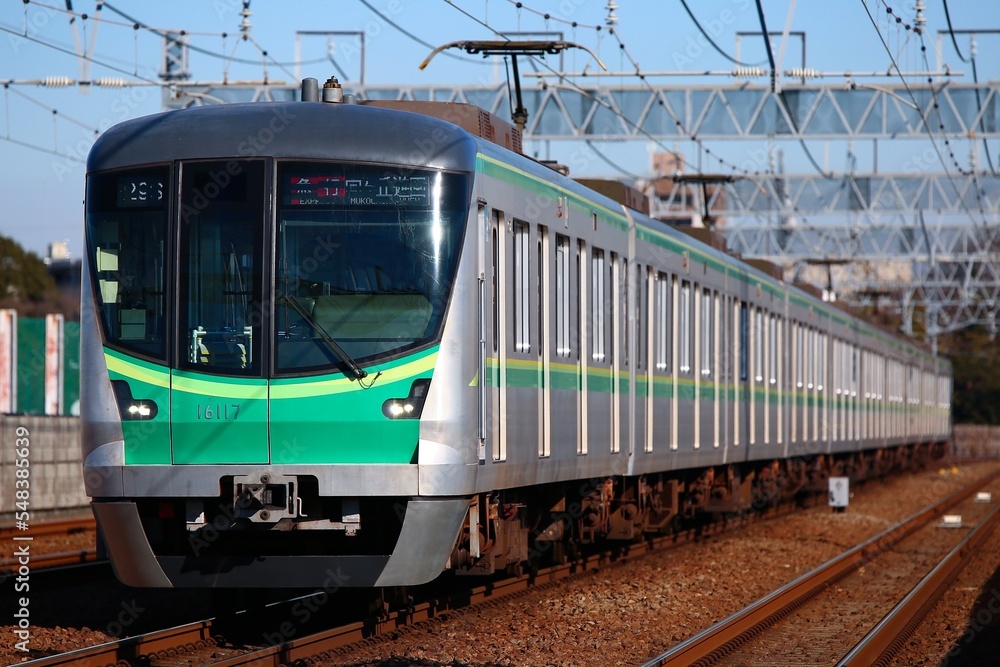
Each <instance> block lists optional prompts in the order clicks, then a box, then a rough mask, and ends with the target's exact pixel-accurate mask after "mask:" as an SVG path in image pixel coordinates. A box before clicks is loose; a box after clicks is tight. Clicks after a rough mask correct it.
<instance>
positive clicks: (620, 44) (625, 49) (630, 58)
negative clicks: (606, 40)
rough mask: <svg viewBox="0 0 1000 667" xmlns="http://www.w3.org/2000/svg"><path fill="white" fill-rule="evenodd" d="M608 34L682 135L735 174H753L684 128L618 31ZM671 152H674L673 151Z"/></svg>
mask: <svg viewBox="0 0 1000 667" xmlns="http://www.w3.org/2000/svg"><path fill="white" fill-rule="evenodd" d="M608 34H610V35H611V36H613V37H614V38H615V41H617V42H618V48H619V50H620V51H621V52H622V53H624V54H625V57H626V58H627V59H628V61H629V63H630V64H631V65H632V67H634V68H635V71H636V76H638V77H639V81H641V82H642V85H643V86H645V87H646V88H647V89H648V90H649V91H650V92H651V93H652V94H653V95H654V96H655V97H656V101H657V103H658V104H659V105H660V106H661V107H663V109H664V110H665V111H666V112H667V115H668V116H670V118H671V119H672V120H673V121H674V124H675V126H676V127H677V129H678V130H680V131H681V133H682V134H685V135H687V137H688V138H689V139H690V140H691V141H693V142H694V143H695V144H696V145H697V146H698V148H700V149H701V150H702V151H704V153H705V154H706V155H709V156H711V157H712V158H714V159H716V160H718V162H719V164H720V165H723V166H726V167H728V168H730V169H731V170H732V171H734V172H735V171H739V172H741V173H742V174H743V175H745V176H749V175H751V172H750V171H749V170H747V169H744V168H742V167H739V166H737V165H735V164H733V163H732V162H729V161H728V160H726V159H725V158H723V157H722V156H721V155H719V154H717V153H715V152H714V151H712V149H710V148H709V147H708V146H706V145H705V144H704V142H703V141H702V140H700V139H698V137H697V136H696V135H695V134H694V133H693V132H691V131H689V130H688V129H687V128H686V127H684V123H683V122H682V121H681V119H680V118H678V117H677V114H675V113H674V110H673V109H672V108H670V106H669V105H668V104H665V103H664V101H663V99H662V98H660V97H659V95H658V94H657V92H656V89H655V88H653V86H652V85H651V84H650V83H649V81H648V80H647V79H646V75H644V74H643V73H642V68H641V67H639V62H638V61H637V60H636V59H635V58H634V57H633V56H632V52H631V51H630V50H629V49H628V47H627V46H626V45H625V42H624V41H623V40H622V38H621V35H620V34H619V33H618V31H617V30H615V29H614V28H609V29H608ZM595 99H596V98H595ZM615 111H616V113H618V115H619V116H621V117H622V118H623V119H625V120H626V122H628V123H629V124H630V125H631V126H633V127H635V128H636V129H637V130H638V131H639V132H641V133H642V134H644V135H646V136H647V137H649V138H650V139H652V140H653V141H655V142H656V143H657V144H658V145H659V146H661V147H664V148H666V146H664V144H663V142H661V141H660V140H658V139H655V138H654V137H653V136H652V135H651V134H649V133H648V132H646V131H645V130H643V129H642V128H640V127H638V126H637V125H635V123H633V122H632V121H631V120H630V119H628V118H627V117H626V116H625V115H624V114H622V113H620V112H618V111H617V110H615ZM667 150H670V149H669V148H667ZM671 152H673V151H671ZM682 159H683V161H684V162H685V163H686V164H688V165H689V166H691V167H692V168H693V169H695V171H701V170H700V169H698V168H697V167H696V166H695V165H692V164H691V163H690V162H689V161H688V160H687V159H686V158H682Z"/></svg>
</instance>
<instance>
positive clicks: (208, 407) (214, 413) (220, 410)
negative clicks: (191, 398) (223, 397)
mask: <svg viewBox="0 0 1000 667" xmlns="http://www.w3.org/2000/svg"><path fill="white" fill-rule="evenodd" d="M239 416H240V404H239V403H206V404H205V405H202V404H201V403H199V404H198V419H236V418H237V417H239Z"/></svg>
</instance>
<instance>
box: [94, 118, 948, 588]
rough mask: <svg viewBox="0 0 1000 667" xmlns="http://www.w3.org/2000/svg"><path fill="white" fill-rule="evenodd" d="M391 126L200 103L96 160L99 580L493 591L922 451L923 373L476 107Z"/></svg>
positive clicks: (837, 314) (943, 379)
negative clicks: (475, 577)
mask: <svg viewBox="0 0 1000 667" xmlns="http://www.w3.org/2000/svg"><path fill="white" fill-rule="evenodd" d="M414 108H417V109H418V110H419V111H420V112H421V113H415V112H410V111H403V110H399V109H388V108H378V107H377V106H376V105H354V104H331V103H323V102H291V103H261V104H248V105H220V106H214V107H204V108H196V109H189V110H183V111H175V112H168V113H163V114H157V115H154V116H149V117H145V118H140V119H136V120H132V121H127V122H125V123H122V124H120V125H118V126H116V127H114V128H112V129H111V130H109V131H108V132H107V133H105V134H104V135H103V136H102V137H101V138H100V139H99V140H98V142H97V143H96V144H95V146H94V148H93V150H92V152H91V155H90V158H89V161H88V176H87V198H86V244H87V250H86V261H85V262H84V288H83V314H82V319H83V322H82V324H83V340H82V350H83V352H82V359H81V362H82V363H81V366H82V368H81V381H82V386H83V391H82V400H81V411H82V416H83V424H84V429H83V450H84V451H83V454H84V467H85V481H86V484H87V492H88V495H89V496H90V497H91V498H92V500H93V508H94V513H95V515H96V517H97V519H98V522H99V525H100V527H101V531H102V535H103V539H104V541H105V542H106V545H107V548H108V552H109V554H110V556H111V559H112V563H113V565H114V567H115V571H116V573H117V575H118V576H119V578H120V579H122V580H123V581H124V582H125V583H128V584H131V585H135V586H178V587H278V586H280V587H299V586H301V587H316V586H336V587H370V586H398V585H410V584H418V583H422V582H426V581H428V580H430V579H433V578H434V577H436V576H437V575H438V574H440V573H441V572H442V571H443V570H444V569H449V568H450V569H453V570H455V571H456V572H459V573H470V574H473V573H475V574H484V573H491V572H494V571H496V570H497V569H502V568H517V567H519V566H520V565H521V564H522V563H524V562H527V561H529V560H532V559H534V560H538V559H556V560H559V559H564V558H566V557H568V556H569V555H570V554H571V553H572V550H573V549H575V548H577V547H578V546H579V545H580V544H582V543H586V542H590V541H595V540H601V539H621V540H632V539H638V538H640V537H641V536H642V535H644V534H646V533H648V532H652V531H664V530H670V529H671V528H672V527H674V526H675V525H677V524H678V523H679V522H683V521H685V520H691V519H693V518H696V517H698V516H704V515H707V514H710V513H713V512H729V511H735V512H739V511H745V510H747V509H751V508H753V507H754V506H758V507H759V506H762V505H766V504H769V503H771V502H774V501H775V500H777V499H778V498H780V497H786V496H788V495H789V494H794V493H797V492H799V491H801V490H805V489H809V488H817V487H818V486H820V485H822V483H823V482H824V480H825V477H826V476H827V475H829V474H832V473H837V474H849V475H852V476H855V477H860V476H866V475H870V474H877V473H880V472H883V471H885V470H888V469H890V468H892V467H895V466H899V465H905V464H907V463H909V462H911V459H921V458H924V457H926V456H929V455H930V453H931V450H932V446H933V445H936V446H938V447H940V445H941V443H944V442H945V441H946V440H947V438H948V437H949V432H950V420H949V407H950V406H949V400H950V399H949V397H950V366H949V365H948V363H947V362H946V361H944V360H942V359H938V358H935V357H933V356H931V355H930V354H928V353H927V352H925V351H923V350H922V349H920V348H918V347H916V346H914V345H912V344H910V343H909V342H906V341H902V340H900V339H897V338H895V337H893V336H890V335H888V334H886V333H884V332H881V331H879V330H877V329H875V328H873V327H871V326H869V325H867V324H865V323H863V322H861V321H859V320H857V319H856V318H854V317H852V316H851V315H849V314H847V313H845V312H843V311H841V310H839V309H836V308H833V307H831V306H830V305H829V304H825V303H823V302H822V301H820V300H818V299H816V298H815V297H814V296H812V295H810V294H809V293H807V292H806V291H802V290H800V289H798V288H795V287H792V286H789V285H786V284H784V283H783V282H782V281H780V280H778V279H776V278H775V277H773V276H772V275H769V274H768V273H766V272H764V271H761V270H758V269H755V268H753V267H751V266H749V265H747V264H745V263H742V262H740V261H738V260H736V259H734V258H732V257H729V256H727V255H725V254H724V253H721V252H719V251H717V250H714V249H713V248H711V247H710V246H707V245H705V244H702V243H700V242H698V241H696V240H694V239H693V238H691V237H690V236H688V235H686V234H683V233H681V232H679V231H677V230H675V229H671V228H669V227H667V226H666V225H664V224H663V223H661V222H657V221H655V220H652V219H650V218H648V217H647V216H646V215H644V214H643V213H641V212H640V211H638V210H633V209H630V208H628V207H626V206H623V205H622V204H621V203H619V202H618V201H615V200H613V199H610V198H608V197H605V196H603V195H600V194H598V193H596V192H594V191H593V190H591V189H588V188H587V187H584V186H583V185H581V184H580V183H577V182H574V181H572V180H571V179H569V178H567V177H565V176H563V175H561V174H559V173H557V172H556V171H553V170H552V169H549V168H548V167H546V166H543V165H541V164H539V163H537V162H535V161H533V160H530V159H528V158H526V157H524V156H522V155H520V154H518V153H517V152H516V151H512V150H508V147H515V148H516V144H517V143H518V137H517V136H516V131H514V130H513V129H512V128H510V127H508V126H506V125H505V124H504V123H502V122H499V121H497V120H496V119H493V118H490V117H489V116H488V115H487V114H485V113H484V112H480V111H479V110H476V109H473V108H471V107H466V106H463V105H442V106H435V105H427V104H424V105H420V106H419V107H414ZM428 114H433V115H438V116H442V117H443V118H444V119H442V118H435V117H432V115H428ZM449 121H455V122H454V123H453V122H449ZM456 123H457V124H456ZM463 128H465V129H463ZM469 129H471V130H472V132H470V131H469ZM480 135H483V136H480ZM484 136H485V137H486V138H484ZM499 144H505V145H506V146H507V147H504V146H501V145H499Z"/></svg>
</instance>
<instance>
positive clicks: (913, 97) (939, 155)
mask: <svg viewBox="0 0 1000 667" xmlns="http://www.w3.org/2000/svg"><path fill="white" fill-rule="evenodd" d="M876 2H879V3H881V4H885V3H884V2H883V0H876ZM861 5H862V6H863V7H864V8H865V13H866V14H867V15H868V19H869V20H870V21H871V24H872V26H873V27H874V28H875V32H876V34H878V37H879V40H880V41H881V42H882V46H883V47H884V48H885V51H886V53H887V54H888V56H889V60H890V62H892V66H893V67H894V68H895V70H896V75H897V77H898V78H899V80H900V83H902V84H903V89H904V90H906V94H907V95H908V96H909V97H910V100H911V101H912V102H913V107H914V108H916V109H918V113H917V115H918V116H919V117H920V123H921V125H922V126H923V127H924V130H925V131H926V133H927V136H928V138H929V139H930V142H931V147H932V148H933V149H934V153H935V155H937V158H938V161H939V162H940V163H941V166H942V168H943V169H944V171H945V175H946V176H947V178H948V182H949V183H950V184H951V187H952V189H953V190H954V191H955V195H956V197H957V198H958V201H959V202H960V204H961V206H962V208H964V209H965V211H966V213H968V215H969V217H970V219H972V220H975V217H974V216H973V214H972V211H971V209H969V207H968V205H967V204H966V203H965V199H964V198H963V197H962V193H961V189H960V188H959V187H958V184H957V183H956V182H955V179H954V177H953V176H952V174H951V172H950V171H949V170H948V165H947V163H946V161H945V158H944V154H943V153H942V152H941V149H940V147H939V146H938V143H937V141H936V140H935V137H934V132H933V130H931V127H930V124H929V123H928V122H927V117H926V115H925V114H923V113H920V112H919V109H920V104H919V103H918V102H917V97H916V95H914V93H913V89H912V88H910V84H909V83H908V82H907V81H906V77H904V76H903V74H902V71H901V70H900V69H899V66H898V65H897V64H896V59H895V57H894V56H893V55H892V51H891V50H890V49H889V45H888V44H887V43H886V41H885V37H884V36H883V35H882V31H881V30H880V29H879V27H878V23H877V22H876V21H875V17H874V16H873V15H872V12H871V8H869V7H868V3H867V1H866V0H861ZM885 7H886V11H887V13H889V14H892V13H893V10H892V8H891V7H889V6H888V5H887V4H885ZM897 19H898V22H900V23H902V18H901V17H898V16H897ZM906 28H907V29H910V27H909V26H908V25H907V26H906ZM924 49H926V46H924ZM925 53H926V51H925ZM931 81H932V82H933V80H931ZM930 90H931V94H932V96H934V101H935V104H936V103H937V97H936V95H937V93H936V92H935V90H934V87H933V85H932V86H931V87H930ZM945 141H947V138H945ZM951 155H952V159H953V160H955V158H954V152H952V154H951ZM983 224H984V226H986V223H985V220H984V221H983Z"/></svg>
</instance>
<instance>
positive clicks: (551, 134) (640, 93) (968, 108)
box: [163, 80, 1000, 141]
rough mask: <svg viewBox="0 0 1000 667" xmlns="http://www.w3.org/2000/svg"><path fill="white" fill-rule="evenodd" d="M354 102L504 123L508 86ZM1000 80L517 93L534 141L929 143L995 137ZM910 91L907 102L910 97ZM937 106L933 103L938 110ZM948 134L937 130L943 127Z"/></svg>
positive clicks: (248, 98)
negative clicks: (397, 103)
mask: <svg viewBox="0 0 1000 667" xmlns="http://www.w3.org/2000/svg"><path fill="white" fill-rule="evenodd" d="M344 88H345V92H347V93H350V94H353V95H355V96H356V97H357V98H359V99H371V100H420V101H438V102H467V103H469V104H474V105H476V106H478V107H481V108H483V109H486V110H487V111H491V112H493V113H496V114H497V115H500V116H503V117H506V116H508V115H509V100H510V98H509V96H508V95H509V92H508V90H507V85H506V84H501V85H495V86H467V85H440V84H427V85H421V86H412V85H411V86H402V85H375V84H371V83H369V84H366V85H364V86H359V85H357V84H349V83H348V84H345V85H344ZM297 90H298V84H297V83H285V82H274V83H270V84H262V83H228V84H226V83H221V82H219V83H195V82H191V83H186V82H177V83H175V85H173V86H170V87H167V88H165V89H164V99H163V103H164V106H165V107H166V108H169V109H175V108H182V107H187V106H191V105H194V104H202V103H205V102H206V101H208V102H213V101H216V100H219V101H225V102H252V101H257V100H288V99H294V96H295V94H296V93H297ZM998 90H1000V82H997V81H991V82H988V83H983V84H979V85H976V84H969V83H955V82H950V81H947V80H945V81H943V82H941V83H935V84H933V85H931V84H922V85H921V84H910V85H909V87H908V89H907V88H906V87H904V86H902V85H901V84H878V85H875V84H865V83H856V82H849V83H844V84H839V85H837V84H815V85H807V86H795V87H793V86H789V85H788V84H786V87H785V88H784V89H783V90H782V91H781V92H780V93H772V92H771V91H770V89H769V88H768V87H767V86H761V85H757V84H750V83H737V84H730V85H715V86H677V85H669V86H668V85H656V84H650V85H649V86H605V85H595V84H591V83H589V82H584V83H572V84H571V83H549V84H543V85H542V86H539V87H535V88H527V87H526V88H522V94H523V96H524V104H525V106H526V107H527V108H528V109H529V111H530V116H529V119H528V124H527V127H526V135H527V137H528V138H531V139H538V140H553V141H559V140H581V139H590V140H595V141H621V140H627V139H636V140H643V141H648V140H650V139H659V140H673V139H686V138H688V137H690V136H696V137H698V138H699V139H705V140H708V139H711V140H721V139H768V138H771V139H774V138H778V139H804V140H812V139H889V138H892V139H924V140H926V139H927V132H928V129H927V127H926V126H925V123H924V121H925V120H926V121H927V123H928V124H929V125H930V127H931V129H932V130H933V131H934V132H935V134H937V135H942V134H943V135H946V136H952V137H962V138H968V137H979V138H984V139H996V138H998V137H1000V104H998V99H997V93H998ZM911 93H912V97H911ZM935 104H936V105H937V106H936V107H935ZM942 125H943V126H944V129H943V130H942V129H941V126H942Z"/></svg>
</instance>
